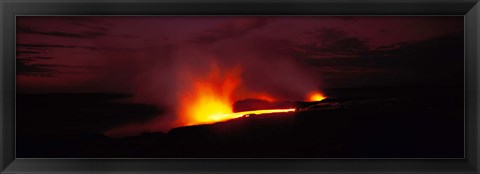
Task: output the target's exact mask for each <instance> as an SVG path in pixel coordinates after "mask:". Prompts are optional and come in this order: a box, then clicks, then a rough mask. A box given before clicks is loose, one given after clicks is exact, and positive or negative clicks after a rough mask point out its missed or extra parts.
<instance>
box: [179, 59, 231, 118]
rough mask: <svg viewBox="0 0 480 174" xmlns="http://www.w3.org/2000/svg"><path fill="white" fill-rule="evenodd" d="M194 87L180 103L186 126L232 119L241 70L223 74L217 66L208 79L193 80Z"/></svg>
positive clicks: (185, 94)
mask: <svg viewBox="0 0 480 174" xmlns="http://www.w3.org/2000/svg"><path fill="white" fill-rule="evenodd" d="M192 81H193V84H192V85H193V86H192V88H191V89H189V91H186V92H185V93H184V94H183V96H182V99H181V103H180V113H179V114H180V115H181V118H182V122H183V124H184V125H193V124H202V123H211V122H217V121H222V120H227V119H230V117H229V116H228V114H231V113H233V111H232V110H233V108H232V104H233V101H234V100H233V99H232V94H233V92H234V90H235V89H236V88H237V87H238V85H239V83H240V78H239V70H238V69H232V70H231V71H229V72H226V73H222V72H221V71H220V69H219V68H218V67H216V66H213V67H212V71H211V72H210V74H209V75H208V76H207V77H204V78H197V79H192Z"/></svg>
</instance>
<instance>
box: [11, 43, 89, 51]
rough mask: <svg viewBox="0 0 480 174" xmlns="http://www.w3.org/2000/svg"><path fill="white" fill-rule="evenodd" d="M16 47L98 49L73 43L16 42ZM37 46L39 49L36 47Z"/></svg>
mask: <svg viewBox="0 0 480 174" xmlns="http://www.w3.org/2000/svg"><path fill="white" fill-rule="evenodd" d="M17 48H18V49H22V48H25V49H35V50H47V49H50V48H82V49H89V50H98V48H96V47H88V46H73V45H58V44H57V45H55V44H25V43H18V44H17ZM37 48H39V49H37Z"/></svg>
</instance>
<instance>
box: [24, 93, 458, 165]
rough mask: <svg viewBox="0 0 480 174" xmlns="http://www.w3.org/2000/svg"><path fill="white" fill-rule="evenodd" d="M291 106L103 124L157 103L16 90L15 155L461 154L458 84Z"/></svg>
mask: <svg viewBox="0 0 480 174" xmlns="http://www.w3.org/2000/svg"><path fill="white" fill-rule="evenodd" d="M326 94H327V95H328V96H329V97H330V98H329V99H327V100H324V101H322V102H321V103H319V104H318V105H315V106H313V107H309V108H308V109H306V110H302V111H298V112H294V113H279V114H263V115H250V116H248V117H241V118H237V119H233V120H229V121H225V122H219V123H214V124H208V125H196V126H188V127H179V128H174V129H172V130H170V131H169V132H166V133H163V132H152V133H144V134H142V135H139V136H133V137H124V138H109V137H107V136H104V135H102V134H101V133H100V132H102V131H105V130H107V129H109V128H112V127H114V126H117V125H121V124H125V123H128V122H132V121H136V122H141V121H146V120H148V119H150V118H153V117H154V116H155V115H157V114H159V113H161V112H162V110H161V109H159V108H156V107H154V106H150V105H143V104H131V103H125V102H121V101H119V100H121V99H122V98H126V97H128V96H125V95H118V94H88V95H85V94H18V95H17V123H16V124H17V157H18V158H37V157H38V158H49V157H68V158H87V157H88V158H103V157H123V158H166V157H175V158H195V157H202V158H217V157H219V158H231V157H238V158H250V157H251V158H262V157H264V158H276V157H282V158H290V157H296V158H315V157H320V158H326V157H333V158H356V157H360V158H378V157H381V158H383V157H386V158H413V157H415V158H435V157H441V158H447V157H458V158H462V157H463V152H464V149H463V147H464V146H463V145H464V135H463V133H464V131H463V126H464V116H463V113H464V98H463V88H461V87H459V88H457V87H449V88H432V87H415V88H414V87H409V88H406V87H405V88H357V89H336V90H327V91H326Z"/></svg>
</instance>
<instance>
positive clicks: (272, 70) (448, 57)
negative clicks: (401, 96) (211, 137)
mask: <svg viewBox="0 0 480 174" xmlns="http://www.w3.org/2000/svg"><path fill="white" fill-rule="evenodd" d="M463 22H464V20H463V16H384V17H381V16H378V17H377V16H358V17H350V16H311V17H308V16H295V17H294V16H291V17H287V16H280V17H274V16H261V17H255V16H248V17H247V16H243V17H240V16H222V17H220V16H219V17H216V16H203V17H196V16H150V17H147V16H136V17H135V16H131V17H128V16H70V17H42V16H19V17H17V21H16V24H17V65H16V66H17V92H18V93H127V94H131V95H133V98H132V101H134V102H139V103H149V104H153V105H158V106H159V107H164V108H168V107H175V106H172V105H174V104H175V103H178V101H176V100H178V95H179V94H181V93H182V92H183V91H185V90H189V88H188V87H189V86H191V85H189V84H190V83H191V79H190V78H187V77H190V76H192V75H194V76H202V75H205V76H207V74H209V72H211V70H212V69H215V68H217V69H218V71H219V72H220V73H221V74H223V73H231V72H232V71H235V72H236V73H238V74H237V75H238V76H239V78H240V80H241V84H240V85H239V89H238V91H237V93H236V95H237V97H236V99H241V98H242V96H247V95H248V94H251V93H255V94H265V93H266V94H268V95H269V96H273V97H275V98H276V99H278V100H301V99H302V97H304V95H305V93H307V92H311V91H315V90H322V89H330V88H355V87H385V86H415V85H417V86H422V85H423V86H425V85H426V86H449V85H450V86H452V85H463V36H464V35H463V29H464V23H463ZM237 70H238V72H237Z"/></svg>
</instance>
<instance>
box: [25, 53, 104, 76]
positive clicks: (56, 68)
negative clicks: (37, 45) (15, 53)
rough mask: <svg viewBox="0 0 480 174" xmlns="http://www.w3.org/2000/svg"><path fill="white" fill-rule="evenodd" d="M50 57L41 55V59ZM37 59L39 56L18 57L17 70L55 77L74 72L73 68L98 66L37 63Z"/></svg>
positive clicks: (28, 73) (26, 73) (34, 74)
mask: <svg viewBox="0 0 480 174" xmlns="http://www.w3.org/2000/svg"><path fill="white" fill-rule="evenodd" d="M45 58H48V57H40V59H45ZM36 59H39V57H32V58H17V61H16V66H17V69H16V72H17V74H18V75H30V76H41V77H53V76H55V75H58V74H67V73H70V74H71V73H73V72H71V70H72V69H92V68H96V67H93V66H71V65H62V64H48V63H35V61H36Z"/></svg>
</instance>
